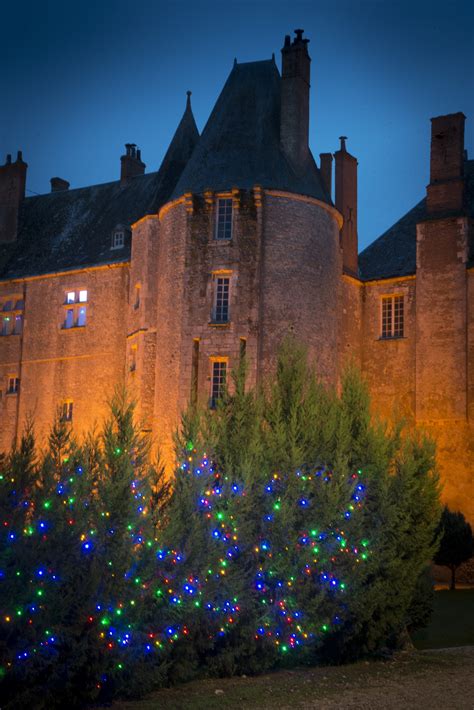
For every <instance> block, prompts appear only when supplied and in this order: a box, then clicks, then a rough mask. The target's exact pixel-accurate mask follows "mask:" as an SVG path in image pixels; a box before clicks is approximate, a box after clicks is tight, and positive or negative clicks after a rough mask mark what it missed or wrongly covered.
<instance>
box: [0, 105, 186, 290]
mask: <svg viewBox="0 0 474 710" xmlns="http://www.w3.org/2000/svg"><path fill="white" fill-rule="evenodd" d="M198 138H199V133H198V131H197V128H196V123H195V121H194V117H193V114H192V110H191V104H190V100H189V95H188V100H187V102H186V110H185V112H184V115H183V117H182V119H181V121H180V123H179V125H178V128H177V130H176V133H175V135H174V137H173V139H172V141H171V144H170V146H169V148H168V150H167V152H166V155H165V157H164V159H163V162H162V164H161V167H160V169H159V170H158V172H153V173H148V174H146V175H138V176H136V177H133V178H131V179H130V180H129V182H128V183H127V184H126V185H125V186H121V185H120V181H119V180H117V181H115V182H109V183H104V184H102V185H93V186H91V187H83V188H78V189H76V190H64V191H60V192H51V193H49V194H46V195H38V196H35V197H28V198H26V199H25V200H24V201H23V203H22V205H21V208H20V215H19V229H18V236H17V239H16V241H15V242H13V243H11V244H1V245H0V280H6V279H12V278H21V277H24V276H36V275H38V274H47V273H53V272H56V271H67V270H69V269H78V268H85V267H87V266H97V265H100V264H112V263H117V262H123V261H129V260H130V252H131V243H130V238H129V236H128V235H127V238H126V240H125V246H124V247H123V248H122V249H111V246H112V236H113V232H114V230H115V228H116V227H118V226H119V225H125V226H127V227H129V226H130V225H131V224H133V222H136V221H137V220H138V219H140V218H141V217H143V216H144V215H146V214H153V213H156V212H157V211H158V210H159V208H160V207H161V206H162V205H163V204H165V203H166V202H167V201H168V200H169V198H170V195H171V193H172V191H173V189H174V187H175V185H176V183H177V181H178V179H179V176H180V175H181V172H182V171H183V169H184V167H185V165H186V162H187V161H188V159H189V157H190V156H191V154H192V152H193V149H194V147H195V145H196V143H197V140H198Z"/></svg>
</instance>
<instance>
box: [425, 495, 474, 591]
mask: <svg viewBox="0 0 474 710" xmlns="http://www.w3.org/2000/svg"><path fill="white" fill-rule="evenodd" d="M438 532H439V535H440V545H439V550H438V551H437V553H436V555H435V556H434V562H435V563H436V564H437V565H441V566H443V567H448V568H449V569H450V570H451V586H450V589H456V570H457V569H458V567H459V566H460V565H462V563H463V562H467V560H469V559H470V558H471V557H472V556H473V554H474V539H473V535H472V528H471V526H470V525H469V523H468V522H467V521H466V519H465V517H464V515H463V514H462V513H459V512H458V513H456V512H453V511H452V510H449V508H448V506H445V507H444V508H443V513H442V515H441V520H440V524H439V531H438Z"/></svg>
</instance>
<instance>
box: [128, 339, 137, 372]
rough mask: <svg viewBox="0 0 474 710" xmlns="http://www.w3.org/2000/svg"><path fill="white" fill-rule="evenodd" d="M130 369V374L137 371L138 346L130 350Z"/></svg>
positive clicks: (133, 346)
mask: <svg viewBox="0 0 474 710" xmlns="http://www.w3.org/2000/svg"><path fill="white" fill-rule="evenodd" d="M129 363H130V364H129V369H130V372H135V370H136V369H137V346H136V345H132V347H131V348H130V360H129Z"/></svg>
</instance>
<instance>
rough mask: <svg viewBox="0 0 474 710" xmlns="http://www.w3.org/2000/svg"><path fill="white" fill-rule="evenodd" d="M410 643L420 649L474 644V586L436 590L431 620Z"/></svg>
mask: <svg viewBox="0 0 474 710" xmlns="http://www.w3.org/2000/svg"><path fill="white" fill-rule="evenodd" d="M413 643H414V644H415V646H416V648H419V649H423V648H448V647H451V646H469V645H472V646H474V589H456V590H455V591H454V592H452V591H450V590H447V589H446V590H440V591H438V592H435V601H434V614H433V616H432V618H431V623H430V625H429V626H428V628H426V629H423V630H422V631H418V632H417V633H416V634H414V636H413Z"/></svg>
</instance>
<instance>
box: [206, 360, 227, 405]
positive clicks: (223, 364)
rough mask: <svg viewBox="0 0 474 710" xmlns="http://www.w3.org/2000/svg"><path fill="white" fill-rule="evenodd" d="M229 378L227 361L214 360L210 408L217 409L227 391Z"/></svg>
mask: <svg viewBox="0 0 474 710" xmlns="http://www.w3.org/2000/svg"><path fill="white" fill-rule="evenodd" d="M226 376H227V361H226V360H213V361H212V374H211V398H210V403H209V406H210V407H211V409H215V408H216V406H217V402H218V400H219V399H220V398H221V397H222V395H223V394H224V391H225V385H226Z"/></svg>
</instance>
